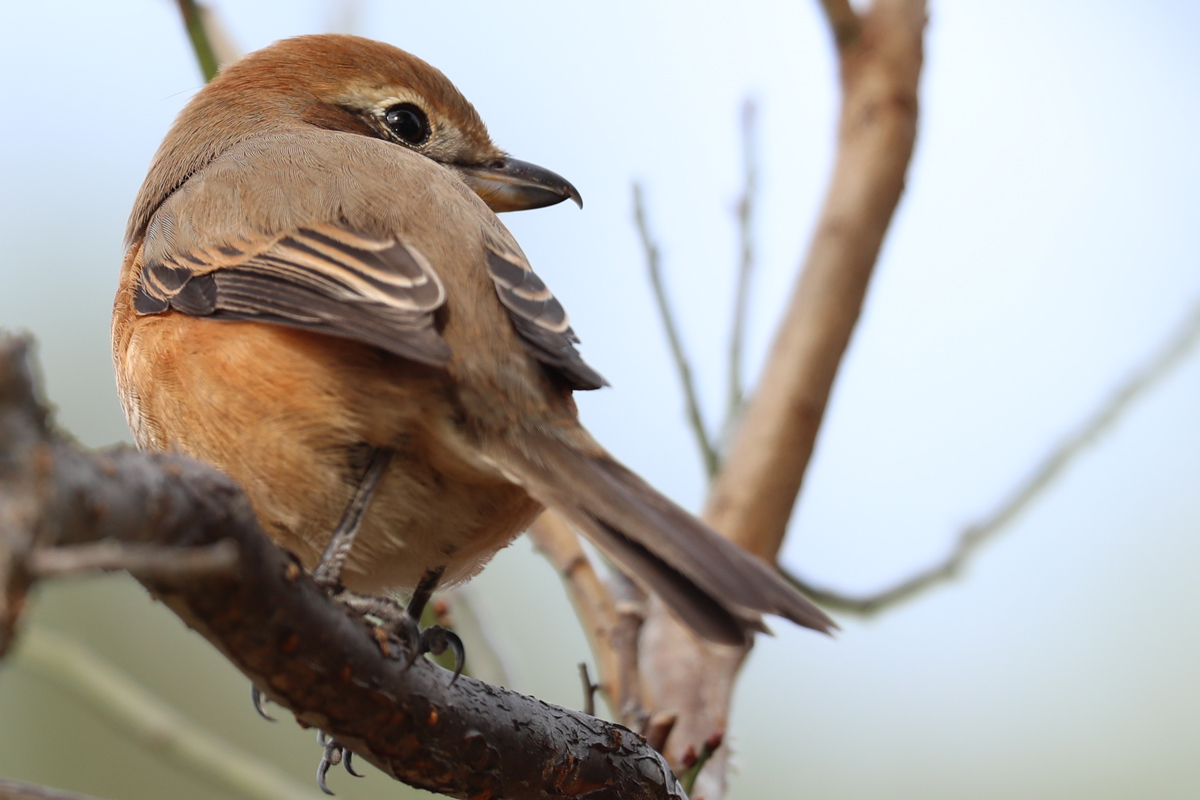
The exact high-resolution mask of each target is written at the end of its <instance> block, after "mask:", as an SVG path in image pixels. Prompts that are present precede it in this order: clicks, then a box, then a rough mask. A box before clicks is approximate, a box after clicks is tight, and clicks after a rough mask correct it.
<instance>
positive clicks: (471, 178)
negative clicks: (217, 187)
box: [129, 34, 583, 234]
mask: <svg viewBox="0 0 1200 800" xmlns="http://www.w3.org/2000/svg"><path fill="white" fill-rule="evenodd" d="M296 126H308V127H316V128H321V129H325V130H333V131H341V132H345V133H353V134H358V135H362V136H370V137H374V138H377V139H382V140H384V141H387V142H391V143H393V144H395V145H396V146H398V147H404V148H407V149H409V150H412V151H413V152H416V153H419V154H421V155H423V156H425V157H426V158H429V159H432V160H433V161H436V162H438V163H439V164H442V165H443V166H445V167H448V168H450V169H452V170H454V171H455V172H457V173H458V174H459V175H460V176H461V177H462V179H463V180H464V181H465V182H466V183H467V185H468V186H470V187H471V188H472V189H473V190H474V191H475V192H476V193H477V194H478V195H479V196H480V197H481V198H483V200H484V202H486V203H487V204H488V206H489V207H490V208H491V209H492V210H493V211H520V210H524V209H532V208H542V207H545V206H550V205H554V204H556V203H561V202H562V201H563V200H567V199H571V200H574V201H575V202H576V203H578V204H579V205H580V207H582V206H583V201H582V199H581V198H580V196H579V192H578V191H577V190H576V189H575V187H574V186H572V185H571V184H570V183H569V182H568V181H567V180H566V179H564V178H562V177H561V176H559V175H557V174H555V173H553V172H551V171H550V170H548V169H544V168H542V167H539V166H536V165H534V164H529V163H526V162H524V161H518V160H517V159H515V158H510V157H509V156H508V155H507V154H506V153H505V152H504V151H503V150H501V149H500V148H498V147H496V145H495V144H493V143H492V140H491V137H490V136H488V132H487V127H486V126H485V125H484V124H483V120H482V119H481V118H480V116H479V113H478V112H477V111H475V108H474V106H472V105H471V104H470V103H469V102H468V101H467V99H466V98H465V97H463V96H462V94H461V93H460V92H459V91H458V89H456V88H455V86H454V84H453V83H451V82H450V80H449V79H448V78H447V77H446V76H445V75H443V74H442V73H441V72H440V71H439V70H437V69H435V68H434V67H432V66H430V65H429V64H427V63H425V62H424V61H422V60H421V59H419V58H417V57H416V56H413V55H411V54H409V53H406V52H405V51H403V50H400V49H399V48H396V47H393V46H391V45H389V44H384V43H383V42H376V41H373V40H371V39H364V38H361V37H358V36H342V35H333V34H326V35H315V36H298V37H296V38H293V39H285V40H283V41H280V42H276V43H275V44H273V45H271V46H269V47H266V48H263V49H262V50H258V51H256V52H254V53H250V54H249V55H247V56H245V57H244V58H242V59H240V60H239V61H236V62H234V63H233V64H231V65H229V66H228V67H226V68H225V69H223V70H222V71H221V72H220V74H218V75H217V77H216V78H214V79H213V80H212V81H211V82H210V83H209V84H208V85H207V86H205V87H204V88H203V89H202V90H201V91H200V92H199V93H198V94H197V95H196V96H195V97H194V98H193V99H192V101H191V102H190V103H189V104H188V105H187V107H186V108H184V110H183V111H182V112H181V113H180V115H179V118H178V119H177V120H176V122H175V125H174V126H173V127H172V129H171V131H170V133H169V134H168V135H167V138H166V139H165V140H164V141H163V144H162V146H161V147H160V148H159V151H158V154H157V156H156V157H155V161H154V165H153V166H152V167H151V172H150V175H149V176H148V177H147V183H146V185H145V186H144V187H143V191H142V195H143V196H142V198H140V200H141V201H142V202H139V206H142V205H150V204H152V205H153V206H155V207H156V206H157V205H158V203H161V202H162V200H163V199H165V198H166V196H167V195H169V194H170V193H171V192H172V191H174V189H175V188H177V187H178V186H179V185H180V184H181V183H182V182H183V181H184V180H186V179H187V177H188V176H190V175H192V174H193V173H195V172H196V171H198V170H199V169H202V168H203V167H204V165H205V164H207V163H208V162H210V161H211V160H212V159H214V158H216V157H217V156H218V155H220V153H221V152H222V151H224V150H225V149H227V148H228V147H230V146H231V145H233V144H235V143H236V142H238V141H241V140H243V139H245V138H247V137H248V136H252V135H254V134H256V133H261V132H268V131H273V130H281V129H285V128H288V127H292V128H294V127H296ZM145 210H146V211H149V212H150V213H152V212H153V209H152V208H146V209H145ZM138 216H140V215H139V214H137V213H136V212H135V215H134V219H131V221H130V224H131V227H130V231H129V232H130V234H133V233H135V230H134V228H135V227H136V226H137V217H138Z"/></svg>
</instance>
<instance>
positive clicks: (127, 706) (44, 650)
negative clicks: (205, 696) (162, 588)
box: [18, 627, 321, 800]
mask: <svg viewBox="0 0 1200 800" xmlns="http://www.w3.org/2000/svg"><path fill="white" fill-rule="evenodd" d="M18 663H19V664H22V665H24V666H26V667H28V668H30V669H32V670H33V671H35V672H36V673H37V674H38V675H41V676H42V677H44V678H46V679H48V680H50V681H52V682H54V683H55V684H57V685H58V686H59V687H60V688H61V689H64V690H66V691H68V692H70V693H72V694H74V695H75V696H76V697H78V698H79V699H80V700H82V701H83V702H84V703H86V704H87V705H89V706H91V707H92V708H93V709H94V710H95V711H97V712H98V713H99V714H100V716H101V717H102V718H103V719H104V720H105V721H106V722H108V723H111V724H113V725H114V726H116V727H117V728H118V729H120V730H121V731H123V732H124V733H126V734H127V735H129V736H130V737H132V738H133V739H134V740H135V741H137V742H138V743H139V744H141V745H142V746H143V747H145V748H146V749H147V750H150V751H151V752H154V753H156V754H158V755H159V756H161V757H162V758H164V759H165V760H166V761H168V762H170V763H171V764H173V765H175V766H176V767H180V768H182V769H184V770H186V771H188V772H190V773H192V774H193V775H196V776H198V777H200V778H202V779H204V780H205V781H207V782H208V783H210V784H212V785H214V786H215V787H216V788H217V789H220V790H222V791H225V792H230V793H232V794H235V795H237V796H238V797H245V798H254V799H255V800H318V798H320V797H321V795H320V794H318V793H317V792H315V791H313V790H311V789H308V788H306V787H304V786H302V785H301V784H298V783H296V782H295V781H294V780H292V779H291V778H290V777H288V776H287V775H286V774H285V773H283V772H282V771H280V770H279V769H278V768H277V767H275V766H273V765H271V764H269V763H267V762H264V761H260V760H258V759H255V758H251V757H250V756H247V755H246V754H245V753H244V752H243V751H242V750H241V749H240V748H237V747H234V746H233V745H231V744H229V743H228V742H226V741H224V740H223V739H221V738H220V737H218V736H216V735H214V734H213V733H210V732H209V731H207V730H205V729H204V728H201V727H200V726H199V725H196V724H195V723H194V722H191V721H190V720H188V719H187V718H186V717H184V716H183V715H182V714H180V713H179V712H178V711H176V710H175V709H173V708H171V707H170V706H168V705H167V704H166V703H164V702H163V701H162V700H161V699H160V698H158V697H155V696H154V695H153V694H151V693H150V692H148V691H146V690H145V689H143V688H142V687H141V686H139V685H138V683H137V682H136V681H135V680H134V679H133V678H131V677H130V676H128V675H126V674H125V673H124V672H122V671H121V670H120V669H118V668H117V667H116V666H115V665H114V664H112V663H111V662H109V661H108V660H107V659H105V658H104V657H103V656H101V655H99V654H98V653H96V652H94V651H93V650H91V649H90V648H87V647H85V646H84V645H82V644H80V643H78V642H75V641H72V640H71V639H69V638H67V637H65V636H61V635H59V634H57V633H53V632H52V631H48V630H45V629H42V628H38V627H32V628H30V629H29V630H28V631H26V632H25V634H24V636H23V637H22V640H21V647H20V650H19V653H18Z"/></svg>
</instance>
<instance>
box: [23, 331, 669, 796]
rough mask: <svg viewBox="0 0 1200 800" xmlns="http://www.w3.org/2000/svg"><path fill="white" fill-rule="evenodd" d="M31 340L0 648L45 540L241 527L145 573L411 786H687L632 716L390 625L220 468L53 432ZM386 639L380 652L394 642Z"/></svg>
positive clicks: (193, 534)
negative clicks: (454, 656)
mask: <svg viewBox="0 0 1200 800" xmlns="http://www.w3.org/2000/svg"><path fill="white" fill-rule="evenodd" d="M28 352H29V345H28V342H27V341H25V340H21V339H15V338H12V337H0V598H3V600H2V601H0V653H2V652H3V651H4V650H5V648H6V647H7V646H8V645H9V643H10V642H11V639H12V635H13V633H14V630H15V626H16V623H17V621H18V617H19V613H20V610H21V608H22V606H23V604H24V600H25V595H26V592H27V590H28V588H29V585H30V583H31V580H32V578H31V575H30V572H29V570H28V567H27V559H28V556H29V554H30V553H31V552H33V551H35V550H36V549H39V548H44V547H59V546H64V545H78V544H84V543H89V542H97V541H104V540H109V541H117V542H135V543H142V544H155V545H169V546H177V547H197V546H206V545H211V544H214V543H215V542H218V541H221V540H222V539H229V540H232V541H233V542H234V543H235V544H236V546H237V548H238V552H239V553H240V556H241V569H240V570H239V571H238V572H237V573H236V574H233V575H229V574H217V575H214V574H207V575H203V576H195V575H193V576H190V577H188V578H186V579H179V580H151V579H148V578H143V579H142V581H143V583H145V584H146V586H147V587H148V588H149V589H150V590H151V591H152V592H153V593H154V594H155V595H156V596H157V597H158V598H159V599H160V600H162V601H163V602H164V603H165V604H166V605H167V606H168V607H170V608H171V609H172V610H173V611H175V612H176V613H177V614H179V615H180V617H182V618H183V619H184V621H185V622H187V623H188V624H189V625H190V626H191V627H193V628H195V629H196V630H197V631H199V632H200V633H201V634H202V635H203V636H205V638H207V639H208V640H209V641H210V642H212V643H213V644H214V645H215V646H216V647H217V648H218V649H220V650H221V651H222V653H224V654H225V656H226V657H227V658H229V660H230V661H231V662H232V663H233V664H234V665H236V666H237V667H238V668H239V669H240V670H242V672H243V673H245V674H246V675H247V676H248V677H249V678H250V679H251V680H252V681H253V682H254V684H255V685H256V686H257V687H258V688H259V689H261V690H262V691H263V692H265V693H266V695H267V696H268V697H269V698H270V699H271V700H273V701H274V702H276V703H278V704H279V705H281V706H284V707H286V708H288V709H289V710H291V711H292V712H293V713H294V714H295V715H296V718H297V720H298V721H299V722H300V724H301V725H304V726H307V727H316V728H320V729H322V730H324V731H326V732H327V733H329V734H331V735H332V736H333V737H335V738H336V739H337V740H338V741H339V742H340V743H342V744H343V745H345V746H346V747H348V748H350V749H351V750H352V751H353V752H354V753H356V754H357V755H359V756H361V757H363V758H365V759H366V760H368V761H370V762H371V763H372V764H374V765H375V766H377V767H379V768H380V769H381V770H383V771H384V772H386V773H388V774H389V775H392V776H393V777H395V778H396V779H397V780H401V781H403V782H405V783H408V784H410V785H412V786H416V787H419V788H424V789H428V790H430V791H435V792H440V793H442V794H448V795H451V796H454V797H470V798H493V797H512V798H551V797H555V798H558V797H582V796H587V797H588V798H589V800H601V799H602V798H614V800H615V798H635V799H636V798H663V799H664V800H665V798H672V797H674V798H679V797H683V796H684V793H683V791H682V789H681V788H680V787H679V783H678V781H677V780H676V779H675V777H674V776H673V775H672V773H671V772H670V770H669V769H668V768H667V766H666V764H665V762H664V761H663V759H662V758H661V757H660V756H659V755H658V754H657V753H655V752H654V751H653V750H651V749H650V748H649V747H648V746H647V745H646V743H645V741H644V740H643V739H642V738H641V737H639V736H637V735H635V734H633V733H631V732H630V731H629V730H627V729H625V728H623V727H621V726H618V725H613V724H611V723H607V722H604V721H602V720H599V719H596V718H594V717H589V716H586V715H584V714H581V713H579V712H575V711H571V710H569V709H565V708H559V707H557V706H553V705H550V704H548V703H543V702H541V701H539V700H537V699H535V698H531V697H525V696H522V695H519V694H517V693H515V692H512V691H509V690H505V689H501V688H498V687H494V686H489V685H488V684H484V683H481V682H479V681H476V680H472V679H470V678H463V679H460V680H459V681H458V682H457V683H455V684H453V685H451V683H450V674H449V673H448V672H447V671H446V670H443V669H441V668H440V667H437V666H436V665H434V664H432V663H430V662H429V661H427V660H426V659H418V660H417V661H416V662H415V663H414V664H413V665H412V666H411V667H409V668H408V669H405V668H404V658H403V652H402V651H403V646H402V645H401V643H399V642H396V641H395V640H391V641H384V642H382V643H381V642H380V641H379V639H378V638H377V637H376V635H375V632H374V631H373V630H372V629H371V627H370V626H369V625H368V624H367V623H366V622H365V621H364V620H362V619H361V618H358V617H356V616H354V615H352V614H351V613H350V612H348V611H347V610H346V609H344V608H342V607H340V606H338V605H336V604H335V603H333V602H332V601H331V600H330V599H329V598H328V596H327V595H326V594H325V593H324V592H323V591H322V590H321V589H319V588H318V587H317V586H316V584H314V583H313V582H312V580H311V579H310V578H309V577H308V575H307V574H306V573H305V572H304V570H303V569H301V568H300V566H299V564H298V563H297V562H296V560H295V559H294V558H292V557H291V556H289V555H288V554H285V553H283V552H282V551H280V550H279V549H278V548H276V547H275V545H273V544H272V543H271V542H270V540H269V539H267V538H266V537H265V536H264V535H263V534H262V532H261V531H260V530H259V528H258V524H257V522H256V521H255V519H254V516H253V514H252V512H251V510H250V507H249V504H248V503H247V501H246V499H245V497H244V495H243V494H242V493H241V491H240V490H239V489H238V488H237V487H236V486H235V485H234V484H233V483H232V482H231V481H230V480H229V479H228V478H226V477H225V476H224V475H222V474H220V473H218V472H217V471H216V470H213V469H211V468H209V467H206V466H204V465H202V464H199V463H198V462H195V461H191V460H190V459H186V458H183V457H180V456H175V455H150V454H145V453H138V452H136V451H134V450H132V449H130V448H126V447H117V448H112V449H110V450H106V451H103V452H100V453H95V454H93V453H87V452H84V451H82V450H80V449H79V448H78V447H77V446H75V445H74V444H73V443H71V442H68V441H66V440H65V439H64V438H63V437H61V436H59V435H57V434H56V433H55V432H54V431H53V429H52V427H51V426H50V424H49V419H48V417H49V415H48V412H47V411H46V409H45V406H44V405H43V404H41V403H39V402H38V398H37V394H36V392H35V390H34V388H33V381H32V378H31V375H32V373H33V370H32V368H31V365H30V363H29V356H28ZM385 650H386V652H384V651H385Z"/></svg>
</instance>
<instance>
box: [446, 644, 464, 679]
mask: <svg viewBox="0 0 1200 800" xmlns="http://www.w3.org/2000/svg"><path fill="white" fill-rule="evenodd" d="M446 635H447V638H448V639H449V642H448V644H449V645H450V648H451V649H452V650H454V677H453V678H451V679H450V685H451V686H453V685H454V682H455V681H457V680H458V676H459V675H462V671H463V665H464V664H465V663H466V661H467V650H466V648H465V647H463V643H462V639H460V638H458V634H457V633H455V632H454V631H446Z"/></svg>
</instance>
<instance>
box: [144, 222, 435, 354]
mask: <svg viewBox="0 0 1200 800" xmlns="http://www.w3.org/2000/svg"><path fill="white" fill-rule="evenodd" d="M445 299H446V290H445V288H444V287H443V285H442V282H441V280H439V278H438V276H437V274H436V273H435V272H434V271H433V268H432V267H431V266H430V264H429V262H428V261H426V259H425V257H424V256H422V255H421V254H420V253H419V252H418V251H417V250H416V249H415V248H412V247H410V246H407V245H405V244H404V243H403V242H399V241H396V240H394V239H377V238H373V237H369V236H365V235H363V234H360V233H357V232H354V231H350V230H347V229H345V228H341V227H338V226H334V225H314V226H311V227H307V228H302V229H299V230H296V231H293V232H290V233H287V234H284V235H281V236H276V237H273V238H271V239H269V240H266V241H263V242H259V243H257V244H256V245H255V244H251V243H246V242H237V243H229V244H223V245H220V246H217V247H212V248H207V249H204V250H202V251H198V252H190V253H179V254H173V255H172V256H170V257H169V258H166V259H163V260H161V261H151V262H149V263H147V264H146V265H145V266H144V267H143V268H142V275H141V280H140V282H139V285H138V289H137V294H136V295H135V298H134V308H135V310H136V311H137V313H139V314H159V313H162V312H164V311H167V310H168V309H173V310H175V311H178V312H180V313H183V314H187V315H189V316H197V317H211V318H213V319H226V320H254V321H258V322H266V323H270V324H275V325H286V326H290V327H294V328H301V329H304V330H312V331H317V332H319V333H325V334H329V335H332V336H340V337H343V338H346V339H354V340H357V341H361V342H364V343H366V344H371V345H375V346H376V347H381V348H383V349H384V350H387V351H389V352H392V353H395V354H396V355H400V356H403V357H405V358H410V359H412V360H414V361H419V362H421V363H424V364H430V365H433V366H445V365H446V364H447V363H448V362H449V360H450V348H449V347H448V346H447V345H446V343H445V342H444V341H443V340H442V338H441V337H440V336H439V335H438V333H437V331H436V330H435V329H434V325H433V313H434V311H436V310H437V309H438V308H439V307H440V306H441V305H442V303H444V302H445Z"/></svg>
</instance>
